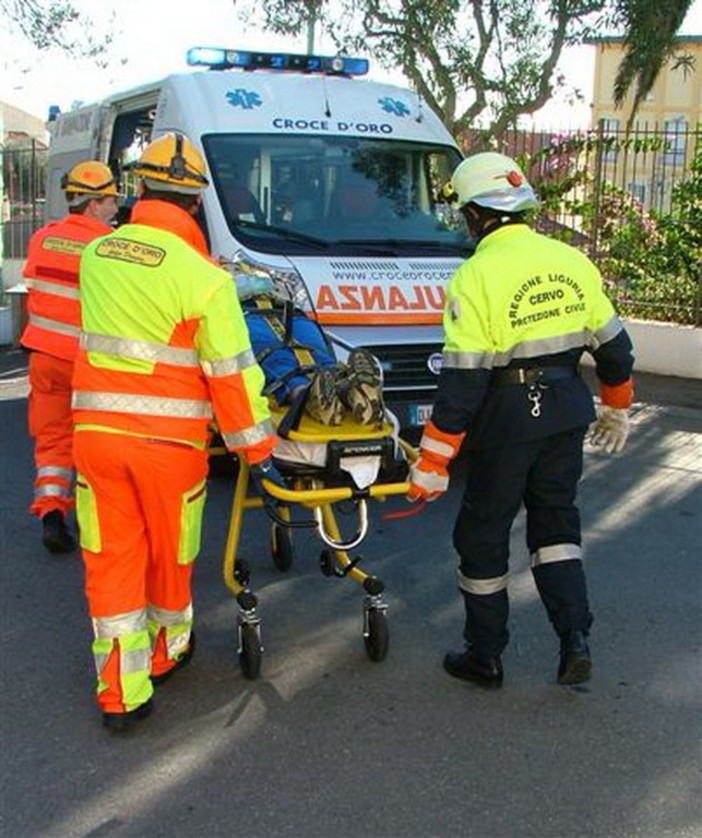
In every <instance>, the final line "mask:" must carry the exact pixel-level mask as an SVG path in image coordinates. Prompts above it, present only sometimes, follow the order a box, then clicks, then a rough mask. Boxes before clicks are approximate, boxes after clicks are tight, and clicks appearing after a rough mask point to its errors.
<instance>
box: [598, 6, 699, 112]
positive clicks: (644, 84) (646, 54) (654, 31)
mask: <svg viewBox="0 0 702 838" xmlns="http://www.w3.org/2000/svg"><path fill="white" fill-rule="evenodd" d="M692 3H693V0H664V1H663V0H617V15H618V16H619V19H620V21H621V22H622V23H623V24H624V28H625V34H624V42H625V44H626V51H625V54H624V58H623V59H622V62H621V64H620V65H619V70H618V72H617V76H616V78H615V80H614V102H615V104H616V106H617V107H621V106H622V104H623V103H624V100H625V99H626V97H627V94H628V93H629V91H630V90H631V89H632V88H633V89H634V101H633V106H632V111H631V116H630V117H629V125H631V123H632V121H633V119H634V115H635V114H636V111H637V109H638V107H639V105H640V104H641V102H642V101H643V100H644V99H645V97H646V95H647V94H648V93H649V92H650V91H651V90H652V88H653V85H654V84H655V82H656V78H657V77H658V74H659V73H660V71H661V70H662V68H663V67H664V65H665V63H666V62H667V61H668V60H669V59H670V58H671V56H673V54H674V52H675V48H676V42H677V39H676V34H677V32H678V30H679V29H680V27H681V26H682V24H683V21H684V20H685V15H686V14H687V12H688V10H689V8H690V6H692ZM693 61H694V59H693V58H692V56H689V55H688V56H679V57H677V58H676V66H683V67H687V68H691V67H692V63H693Z"/></svg>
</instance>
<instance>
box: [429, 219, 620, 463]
mask: <svg viewBox="0 0 702 838" xmlns="http://www.w3.org/2000/svg"><path fill="white" fill-rule="evenodd" d="M444 330H445V345H444V352H443V366H442V370H441V375H440V378H439V390H438V393H437V398H436V401H435V405H434V412H433V416H432V419H433V421H434V423H435V424H436V425H437V427H439V428H440V429H441V430H442V431H445V432H450V433H459V432H463V431H466V430H468V432H469V434H468V437H469V443H471V444H472V445H473V446H474V447H477V446H487V445H493V444H499V443H505V442H516V441H520V440H525V439H535V438H539V437H542V436H548V435H550V434H553V433H558V432H560V431H565V430H568V429H573V428H577V427H582V426H584V425H587V424H588V423H589V422H591V421H592V420H593V419H594V418H595V414H594V407H593V401H592V396H591V394H590V392H589V389H588V388H587V386H586V385H585V384H584V382H583V381H582V379H581V378H580V376H579V375H576V374H573V375H572V377H564V378H559V379H558V380H553V381H552V382H548V381H547V382H546V383H544V385H543V386H539V387H537V388H532V391H533V392H535V391H536V390H538V402H539V407H538V409H537V410H534V402H533V400H530V399H529V398H528V397H527V394H526V392H525V390H526V389H528V388H526V387H525V386H497V382H498V380H499V375H500V374H499V371H500V370H503V369H505V368H515V367H520V368H530V367H540V368H544V369H545V368H548V367H558V369H559V371H562V370H564V369H566V370H567V368H569V367H570V368H572V370H573V372H574V373H575V371H576V368H577V365H578V362H579V360H580V356H581V354H582V352H583V351H584V350H587V351H589V352H590V353H592V355H593V357H594V358H595V363H596V372H597V375H598V377H599V379H600V381H601V382H602V395H603V399H605V400H606V401H608V403H610V404H613V405H614V406H617V407H626V406H628V404H629V403H630V402H631V380H630V376H631V370H632V366H633V356H632V347H631V341H630V340H629V337H628V335H627V333H626V331H625V329H624V327H623V325H622V323H621V321H620V320H619V317H618V316H617V315H616V314H615V312H614V309H613V307H612V304H611V302H610V301H609V299H608V298H607V297H606V295H605V293H604V291H603V288H602V278H601V276H600V274H599V271H598V270H597V268H596V267H595V265H594V264H593V263H592V262H591V261H590V260H589V259H588V258H587V256H585V255H584V254H583V253H581V252H580V251H578V250H576V249H575V248H573V247H570V246H569V245H566V244H563V243H562V242H559V241H556V240H553V239H549V238H547V237H546V236H543V235H540V234H538V233H536V232H534V231H533V230H531V229H530V228H529V227H528V226H526V225H525V224H508V225H506V226H503V227H500V228H498V229H497V230H495V231H493V232H491V233H489V234H488V235H486V236H485V237H484V238H483V239H482V240H481V241H480V242H479V244H478V246H477V248H476V251H475V254H474V255H473V256H471V257H470V258H469V259H468V260H467V261H466V262H465V263H464V264H463V265H462V266H461V267H460V268H459V269H458V270H457V271H456V273H455V274H454V276H453V277H452V279H451V281H450V283H449V285H448V288H447V293H446V306H445V310H444ZM554 372H555V370H554ZM502 377H503V378H504V375H503V376H502ZM533 392H532V394H533Z"/></svg>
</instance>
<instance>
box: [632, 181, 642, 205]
mask: <svg viewBox="0 0 702 838" xmlns="http://www.w3.org/2000/svg"><path fill="white" fill-rule="evenodd" d="M629 194H630V195H631V197H632V198H633V199H634V200H635V201H638V202H639V203H640V204H641V206H642V207H643V206H645V205H646V184H645V183H634V182H632V183H630V184H629Z"/></svg>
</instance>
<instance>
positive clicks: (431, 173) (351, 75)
mask: <svg viewBox="0 0 702 838" xmlns="http://www.w3.org/2000/svg"><path fill="white" fill-rule="evenodd" d="M188 65H189V66H190V67H192V68H195V69H192V70H191V71H190V72H187V73H182V74H174V75H170V76H168V77H167V78H165V79H163V80H161V81H159V82H157V83H153V84H147V85H143V86H141V87H138V88H136V89H133V90H130V91H127V92H125V93H123V94H115V95H112V96H110V97H108V98H106V99H105V100H104V101H102V102H100V103H98V104H94V105H91V106H85V107H81V108H79V109H76V110H72V111H70V112H68V113H65V114H58V115H57V116H56V118H55V120H54V121H53V122H52V123H51V144H50V149H49V160H48V178H49V183H48V197H47V212H48V217H49V218H59V217H61V216H62V215H63V214H64V213H65V210H66V208H65V204H64V203H63V196H62V192H61V189H60V180H61V176H62V175H63V173H64V172H66V171H67V170H68V169H69V168H70V167H71V166H72V165H73V164H74V163H75V162H77V161H79V160H82V159H86V158H93V159H99V160H102V161H105V162H106V163H108V165H109V166H110V167H111V168H112V170H113V171H114V172H115V174H116V175H117V176H121V175H122V172H123V170H124V169H125V168H127V169H128V166H129V164H130V163H133V162H134V161H135V160H136V159H137V158H138V156H139V154H140V151H141V149H142V148H143V147H144V145H145V144H146V143H147V142H149V141H150V140H151V139H154V138H156V137H157V136H159V135H160V134H163V133H165V132H167V131H180V132H183V133H184V134H185V135H186V136H187V137H188V138H189V139H191V140H192V141H193V142H194V143H195V144H196V145H197V146H198V147H199V148H200V149H201V151H202V152H203V153H204V155H205V157H206V159H207V164H208V167H209V172H210V180H211V185H210V186H209V187H208V188H207V189H206V191H205V193H204V196H203V208H202V219H201V220H202V223H203V226H204V228H205V230H206V234H207V237H208V240H209V242H210V247H211V252H212V255H213V256H214V257H217V258H221V259H223V260H226V261H227V262H229V263H232V264H236V265H238V267H239V268H240V269H241V270H242V271H243V272H249V273H251V272H254V273H257V274H258V275H267V276H271V277H278V278H282V279H283V280H285V279H290V280H291V281H292V280H295V281H298V282H301V283H304V286H305V287H306V289H307V292H308V294H309V297H310V299H311V301H312V303H313V305H314V309H315V311H316V313H317V317H318V320H319V322H320V323H321V325H322V326H323V328H324V329H325V330H326V331H327V333H328V334H329V335H330V336H331V337H332V339H333V341H334V342H335V344H336V347H337V351H338V355H339V357H340V360H343V357H344V353H346V352H348V351H349V350H350V349H351V348H353V347H355V346H364V347H366V348H368V349H369V350H370V351H371V352H373V354H374V355H375V356H376V357H377V358H378V359H379V361H380V364H381V367H382V369H383V375H384V392H385V396H386V402H387V404H388V406H389V407H390V408H391V409H392V410H393V412H394V413H395V414H396V415H397V416H398V418H399V420H400V424H401V425H402V426H403V427H409V426H414V425H419V424H422V423H423V422H424V421H425V420H426V418H427V417H428V413H429V410H430V406H431V403H432V400H433V395H434V392H433V391H434V390H435V388H436V381H437V375H438V372H439V368H440V361H441V354H440V353H441V343H442V331H441V314H442V309H443V305H444V299H445V297H444V294H445V287H446V283H447V281H448V279H449V278H450V276H451V274H452V273H453V272H454V270H455V269H456V268H457V267H458V266H459V265H460V264H461V262H462V261H463V260H464V259H465V258H466V256H467V255H469V253H470V242H469V239H468V236H467V232H466V229H465V227H464V226H463V225H462V224H461V223H460V220H459V219H458V218H457V213H456V212H455V211H454V210H452V209H451V208H450V206H449V205H448V204H447V203H446V202H445V201H443V200H442V198H441V187H442V186H443V185H444V184H445V183H446V182H447V181H448V180H449V178H450V176H451V173H452V172H453V170H454V168H455V167H456V165H457V164H458V163H459V162H460V160H461V154H460V151H459V149H458V146H457V145H456V143H455V141H454V139H453V138H452V137H451V135H450V134H449V132H448V131H447V130H446V128H445V127H444V125H443V124H442V122H441V121H440V120H439V118H438V117H437V116H436V114H435V113H434V112H433V111H432V110H431V109H430V108H429V107H428V105H427V104H426V103H425V102H424V101H423V100H422V99H421V98H420V97H419V96H418V95H417V93H415V92H413V91H411V90H406V89H403V88H399V87H395V86H391V85H386V84H380V83H376V82H370V81H367V80H362V79H359V78H358V76H361V75H364V74H365V73H366V72H367V71H368V61H367V60H365V59H356V58H350V57H325V56H314V55H304V56H301V55H291V54H280V53H275V54H273V53H255V52H250V51H241V50H230V49H219V48H209V47H206V48H202V47H196V48H193V49H191V50H189V52H188Z"/></svg>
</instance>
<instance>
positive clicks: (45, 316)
mask: <svg viewBox="0 0 702 838" xmlns="http://www.w3.org/2000/svg"><path fill="white" fill-rule="evenodd" d="M61 188H62V189H63V190H64V194H65V196H66V202H67V203H68V215H67V216H66V217H65V218H63V219H62V220H61V221H50V222H49V223H48V224H45V225H44V226H43V227H41V228H40V229H39V230H37V231H36V233H34V235H33V236H32V238H31V239H30V240H29V253H28V257H27V262H26V264H25V267H24V280H25V283H26V285H27V288H28V289H29V296H28V302H27V309H28V314H29V317H28V322H27V327H26V329H25V330H24V332H23V334H22V339H21V343H22V346H24V347H25V348H26V349H28V350H30V355H29V384H30V391H29V433H30V434H31V436H32V437H33V438H34V461H35V465H36V478H35V480H34V500H33V503H32V506H31V512H32V514H33V515H36V516H37V517H38V518H40V519H41V523H42V541H43V543H44V546H45V547H46V548H47V550H49V551H51V552H52V553H68V552H70V551H72V550H74V549H75V546H76V543H75V539H74V538H73V536H72V535H71V533H70V532H69V531H68V528H67V526H66V515H67V514H68V513H69V511H70V510H71V509H72V508H73V505H74V499H73V480H74V472H73V454H72V447H73V420H72V417H71V377H72V375H73V360H74V358H75V356H76V353H77V352H78V331H79V327H80V299H79V289H78V267H79V264H80V256H81V253H82V251H83V248H84V247H85V245H86V244H87V243H88V242H89V241H92V240H93V239H94V238H96V237H97V236H104V235H105V233H109V232H110V227H109V224H110V222H111V221H112V219H113V218H114V216H115V215H116V213H117V184H116V183H115V179H114V176H113V174H112V172H111V171H110V169H109V168H108V167H107V166H106V165H105V164H104V163H99V162H97V161H95V160H85V161H83V162H82V163H78V164H76V165H75V166H73V168H72V169H71V170H70V171H69V172H67V173H66V174H65V175H64V176H63V178H62V180H61Z"/></svg>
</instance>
